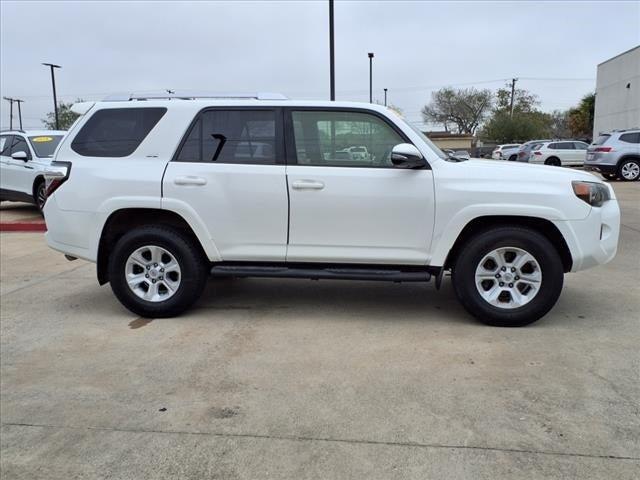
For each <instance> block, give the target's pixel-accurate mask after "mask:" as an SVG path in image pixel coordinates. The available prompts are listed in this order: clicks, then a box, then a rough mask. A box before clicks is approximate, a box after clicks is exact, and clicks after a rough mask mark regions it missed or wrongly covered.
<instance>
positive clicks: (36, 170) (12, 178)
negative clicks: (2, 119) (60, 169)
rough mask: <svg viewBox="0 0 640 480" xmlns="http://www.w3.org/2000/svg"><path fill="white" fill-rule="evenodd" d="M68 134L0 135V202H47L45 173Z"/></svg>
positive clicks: (22, 133)
mask: <svg viewBox="0 0 640 480" xmlns="http://www.w3.org/2000/svg"><path fill="white" fill-rule="evenodd" d="M66 133H67V132H64V131H57V130H39V131H32V130H30V131H28V132H25V131H24V130H8V131H3V132H0V200H2V201H4V200H12V201H16V202H28V203H33V204H35V205H37V206H38V208H40V209H42V207H43V206H44V202H45V198H46V197H45V185H44V182H45V180H44V171H45V170H46V169H47V168H48V167H49V165H50V164H51V160H52V157H53V153H54V152H55V149H56V147H57V146H58V144H59V143H60V140H62V137H64V135H65V134H66Z"/></svg>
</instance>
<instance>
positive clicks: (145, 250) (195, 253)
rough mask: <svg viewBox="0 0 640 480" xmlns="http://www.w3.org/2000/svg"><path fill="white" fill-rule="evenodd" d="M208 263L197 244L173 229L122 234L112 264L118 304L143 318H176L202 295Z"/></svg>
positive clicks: (164, 228) (162, 228)
mask: <svg viewBox="0 0 640 480" xmlns="http://www.w3.org/2000/svg"><path fill="white" fill-rule="evenodd" d="M207 265H208V263H207V261H206V259H204V258H203V254H202V253H201V252H200V250H199V249H198V248H197V246H196V245H194V243H193V241H192V240H191V239H190V238H189V237H187V236H186V235H184V234H182V233H181V232H180V231H178V230H174V229H172V228H169V227H156V226H147V227H140V228H137V229H135V230H133V231H131V232H129V233H127V234H125V235H123V236H122V237H121V238H120V239H119V240H118V241H117V242H116V244H115V246H114V248H113V251H112V252H111V256H110V260H109V282H110V283H111V288H112V290H113V293H114V294H115V295H116V297H118V300H120V302H121V303H122V304H123V305H124V306H125V307H127V308H128V309H129V310H131V311H132V312H133V313H135V314H137V315H140V316H142V317H155V318H161V317H172V316H175V315H179V314H180V313H182V312H183V311H185V310H186V309H187V308H189V307H190V306H191V305H193V303H195V301H196V300H198V298H199V297H200V295H201V293H202V290H203V289H204V286H205V284H206V281H207V277H208V272H207Z"/></svg>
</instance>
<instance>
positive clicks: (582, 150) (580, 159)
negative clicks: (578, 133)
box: [573, 142, 589, 165]
mask: <svg viewBox="0 0 640 480" xmlns="http://www.w3.org/2000/svg"><path fill="white" fill-rule="evenodd" d="M573 147H574V149H575V150H574V154H575V158H574V162H575V164H576V165H583V164H584V161H585V160H586V159H587V149H588V148H589V145H587V144H586V143H585V142H573Z"/></svg>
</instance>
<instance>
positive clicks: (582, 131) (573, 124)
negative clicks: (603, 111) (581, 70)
mask: <svg viewBox="0 0 640 480" xmlns="http://www.w3.org/2000/svg"><path fill="white" fill-rule="evenodd" d="M595 108H596V94H595V93H589V94H587V95H585V96H584V97H582V100H580V103H579V104H578V106H577V107H575V108H572V109H570V110H569V114H568V115H569V118H568V123H569V129H570V131H571V135H572V136H574V137H576V138H591V135H592V133H593V117H594V112H595Z"/></svg>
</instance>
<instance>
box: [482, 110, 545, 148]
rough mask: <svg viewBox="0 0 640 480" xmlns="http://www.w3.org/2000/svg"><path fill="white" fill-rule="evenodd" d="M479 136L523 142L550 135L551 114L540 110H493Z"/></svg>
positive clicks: (509, 141)
mask: <svg viewBox="0 0 640 480" xmlns="http://www.w3.org/2000/svg"><path fill="white" fill-rule="evenodd" d="M480 136H481V137H482V138H484V139H487V140H491V141H495V142H496V143H511V142H525V141H527V140H531V139H533V138H545V137H549V136H551V116H550V115H549V114H547V113H543V112H540V111H533V112H529V113H515V112H514V114H513V118H511V117H510V116H509V112H508V111H498V112H494V113H493V115H492V116H491V118H490V119H489V120H488V121H487V123H486V124H485V125H484V127H483V128H482V132H481V134H480Z"/></svg>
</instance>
